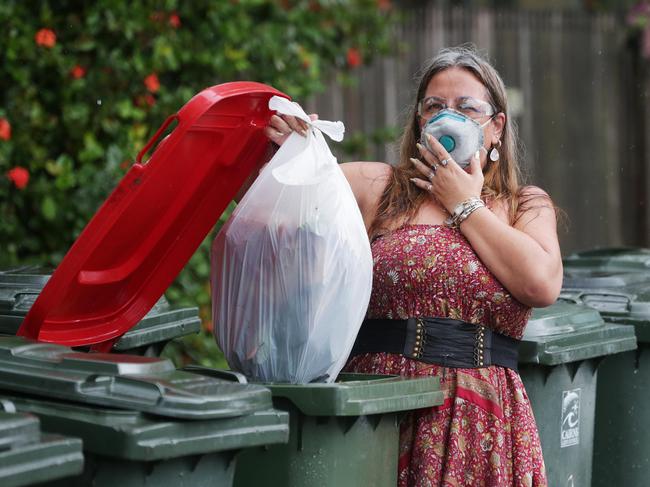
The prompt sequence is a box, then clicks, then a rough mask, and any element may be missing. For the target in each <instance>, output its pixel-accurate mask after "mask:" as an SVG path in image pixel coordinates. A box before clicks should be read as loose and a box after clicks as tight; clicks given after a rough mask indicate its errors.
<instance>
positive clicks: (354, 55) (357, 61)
mask: <svg viewBox="0 0 650 487" xmlns="http://www.w3.org/2000/svg"><path fill="white" fill-rule="evenodd" d="M347 58H348V66H350V67H351V68H356V67H357V66H360V65H361V53H360V52H359V49H357V48H356V47H351V48H350V49H348V55H347Z"/></svg>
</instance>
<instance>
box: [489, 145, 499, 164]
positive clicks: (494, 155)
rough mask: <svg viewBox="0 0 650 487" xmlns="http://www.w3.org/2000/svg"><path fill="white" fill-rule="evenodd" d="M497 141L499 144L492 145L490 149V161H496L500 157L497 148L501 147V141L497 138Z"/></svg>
mask: <svg viewBox="0 0 650 487" xmlns="http://www.w3.org/2000/svg"><path fill="white" fill-rule="evenodd" d="M498 143H499V144H498V145H497V146H496V147H492V149H491V150H490V155H489V157H490V160H491V161H492V162H497V161H498V160H499V157H501V155H500V154H499V150H498V149H499V148H500V147H501V141H500V140H499V141H498Z"/></svg>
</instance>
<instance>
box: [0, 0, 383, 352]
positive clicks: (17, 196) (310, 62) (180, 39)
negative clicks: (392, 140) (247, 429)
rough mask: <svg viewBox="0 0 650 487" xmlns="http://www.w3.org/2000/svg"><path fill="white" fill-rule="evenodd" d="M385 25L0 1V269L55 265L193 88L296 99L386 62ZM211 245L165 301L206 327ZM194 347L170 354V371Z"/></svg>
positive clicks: (240, 6) (314, 15)
mask: <svg viewBox="0 0 650 487" xmlns="http://www.w3.org/2000/svg"><path fill="white" fill-rule="evenodd" d="M391 12H392V8H391V4H390V2H389V1H388V0H320V1H317V0H310V1H307V0H295V1H292V0H283V1H282V0H277V1H270V0H222V1H210V0H199V1H193V2H181V1H180V0H167V1H163V2H160V1H158V2H153V1H145V2H127V1H110V0H100V1H96V2H84V1H81V0H78V1H73V0H58V1H49V2H48V1H40V2H35V1H19V0H14V1H11V0H5V1H3V2H1V3H0V25H3V26H4V28H3V32H2V33H1V34H0V52H2V54H3V62H2V64H0V265H2V266H8V265H13V264H16V263H24V262H38V263H39V264H46V265H56V264H57V263H58V262H59V261H60V260H61V258H62V257H63V255H64V254H65V252H66V251H67V249H68V248H69V246H70V245H71V244H72V242H73V241H74V239H75V238H76V237H77V235H78V234H79V233H80V232H81V230H82V229H83V228H84V226H85V225H86V223H87V222H88V220H89V219H90V218H91V216H92V215H93V214H94V212H95V211H96V210H97V208H98V207H99V205H100V204H101V202H102V201H103V200H104V199H105V197H106V196H107V195H108V193H109V192H110V191H111V189H112V188H113V187H114V186H115V184H116V183H117V181H118V180H119V178H120V177H121V175H122V174H124V173H125V172H126V170H127V169H128V167H129V165H130V164H131V163H132V162H131V161H132V160H133V159H134V157H135V154H137V152H138V150H139V149H140V148H142V147H143V146H144V144H145V143H146V141H147V140H148V139H149V137H151V135H152V134H153V133H154V132H155V130H156V129H157V127H158V126H159V125H160V124H161V123H162V121H163V120H164V119H165V118H166V117H167V115H169V114H170V113H173V112H175V111H177V110H178V109H179V108H180V107H181V106H182V105H183V104H184V103H185V102H186V101H187V100H189V99H190V98H191V97H192V96H193V95H194V94H195V93H197V92H198V91H200V90H201V89H203V88H204V87H206V86H210V85H214V84H218V83H222V82H226V81H232V80H243V79H249V80H255V81H259V82H263V83H267V84H270V85H273V86H274V87H276V88H278V89H280V90H281V91H284V92H286V93H288V94H289V95H290V96H292V97H293V98H294V99H296V100H299V101H300V100H303V99H304V98H306V97H308V96H309V95H311V94H312V93H314V92H317V91H318V90H320V89H321V88H322V84H321V83H322V81H323V80H324V79H325V78H326V76H328V75H329V74H330V73H331V72H332V71H333V70H336V71H337V72H338V73H339V76H342V78H341V79H342V80H343V81H345V79H346V75H345V73H346V72H347V73H350V72H352V71H353V70H354V69H355V68H357V67H358V66H359V65H360V64H362V63H364V62H367V61H368V60H369V59H370V58H371V57H372V56H373V55H376V54H377V53H381V52H386V51H387V50H388V48H389V45H390V44H389V32H390V25H391ZM341 73H342V74H341ZM225 216H227V215H224V218H225ZM210 238H211V237H208V239H206V242H204V244H203V245H202V246H201V248H200V249H199V251H198V252H197V253H196V254H195V256H194V257H193V258H192V260H191V261H190V263H189V264H188V265H187V266H186V269H185V270H184V271H183V273H182V274H181V275H180V276H179V278H178V279H177V281H176V282H175V284H174V285H173V286H172V287H171V288H170V289H169V292H168V298H169V300H170V301H171V302H172V304H176V305H178V306H196V305H199V306H200V308H201V315H202V318H203V320H204V322H205V323H206V325H207V323H209V303H210V296H209V288H208V275H209V258H208V240H209V239H210ZM197 340H199V341H197ZM200 341H201V338H200V337H199V338H197V337H194V338H192V339H190V340H189V341H187V342H185V345H184V344H177V346H176V348H175V349H173V350H172V351H171V352H170V353H171V354H172V355H174V356H175V357H176V358H177V359H178V360H179V361H180V360H182V358H183V357H184V356H185V355H186V352H187V347H188V346H189V348H193V349H197V347H198V348H201V346H200V343H202V342H200ZM188 344H189V345H188ZM197 344H198V345H197ZM213 352H214V351H213V350H211V349H206V353H207V354H211V353H213ZM199 355H201V354H199ZM193 360H198V361H201V360H202V359H201V358H200V357H199V356H195V357H194V358H193ZM206 360H207V359H206Z"/></svg>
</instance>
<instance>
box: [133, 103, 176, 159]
mask: <svg viewBox="0 0 650 487" xmlns="http://www.w3.org/2000/svg"><path fill="white" fill-rule="evenodd" d="M174 120H178V114H177V113H175V114H173V115H170V116H169V117H167V120H165V121H164V123H163V124H162V125H161V126H160V128H159V129H158V130H157V131H156V133H155V134H154V136H153V137H151V139H149V142H147V145H145V146H144V147H143V148H142V150H141V151H140V152H139V153H138V156H137V157H136V158H135V162H137V163H138V164H142V158H143V157H144V155H145V154H146V153H147V152H149V149H151V147H152V146H153V145H154V143H155V142H156V140H158V138H159V137H160V136H161V135H162V133H163V132H164V131H165V130H166V129H167V127H169V125H170V124H171V123H172V122H173V121H174Z"/></svg>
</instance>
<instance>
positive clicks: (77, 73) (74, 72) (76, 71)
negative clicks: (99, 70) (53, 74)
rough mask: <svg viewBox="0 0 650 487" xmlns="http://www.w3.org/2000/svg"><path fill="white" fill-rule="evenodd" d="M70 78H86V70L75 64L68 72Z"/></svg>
mask: <svg viewBox="0 0 650 487" xmlns="http://www.w3.org/2000/svg"><path fill="white" fill-rule="evenodd" d="M70 76H72V77H73V78H74V79H80V78H83V77H84V76H86V68H84V67H83V66H79V65H78V64H77V65H75V67H74V68H72V69H71V70H70Z"/></svg>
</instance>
